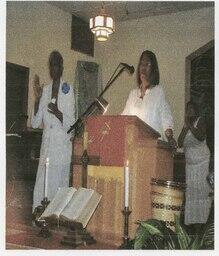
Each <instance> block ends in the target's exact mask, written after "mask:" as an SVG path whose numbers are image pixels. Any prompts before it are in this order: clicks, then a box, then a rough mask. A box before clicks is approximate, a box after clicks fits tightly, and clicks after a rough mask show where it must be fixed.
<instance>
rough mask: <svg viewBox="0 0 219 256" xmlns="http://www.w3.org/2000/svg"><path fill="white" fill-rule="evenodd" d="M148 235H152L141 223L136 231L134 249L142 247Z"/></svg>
mask: <svg viewBox="0 0 219 256" xmlns="http://www.w3.org/2000/svg"><path fill="white" fill-rule="evenodd" d="M148 237H150V233H149V232H148V231H147V230H146V229H145V228H144V227H142V226H141V225H139V227H138V228H137V231H136V236H135V243H134V249H142V248H143V246H144V244H145V241H146V240H147V239H148Z"/></svg>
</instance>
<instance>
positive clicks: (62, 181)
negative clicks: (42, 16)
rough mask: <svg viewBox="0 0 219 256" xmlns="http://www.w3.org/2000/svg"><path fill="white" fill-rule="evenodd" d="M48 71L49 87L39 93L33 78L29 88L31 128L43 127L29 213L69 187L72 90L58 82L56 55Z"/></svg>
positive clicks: (60, 62)
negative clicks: (32, 100) (32, 98)
mask: <svg viewBox="0 0 219 256" xmlns="http://www.w3.org/2000/svg"><path fill="white" fill-rule="evenodd" d="M49 71H50V76H51V79H52V82H51V84H49V85H47V86H44V87H43V89H42V88H41V87H40V84H39V77H38V76H35V83H34V88H33V89H34V95H35V104H34V109H33V113H32V120H31V122H32V127H33V128H38V127H39V126H40V125H41V124H43V135H42V144H41V149H40V160H39V165H38V170H37V176H36V182H35V187H34V192H33V207H32V210H33V212H34V209H35V208H36V207H37V206H39V205H40V204H41V201H42V200H43V198H44V196H46V197H47V198H48V200H50V201H51V200H52V199H53V197H54V196H55V193H56V192H57V190H58V188H59V187H68V186H69V174H70V163H71V153H72V143H71V141H70V138H71V134H67V131H68V130H69V128H70V126H71V125H72V124H73V123H74V121H75V99H74V92H73V88H72V86H71V85H69V84H68V83H66V82H64V81H63V80H62V79H61V77H62V73H63V58H62V56H61V54H60V53H59V52H58V51H53V52H52V53H51V54H50V57H49ZM46 159H48V160H49V166H48V170H47V179H46V183H47V189H46V191H45V190H44V186H45V169H46V166H45V164H46ZM45 193H46V194H45Z"/></svg>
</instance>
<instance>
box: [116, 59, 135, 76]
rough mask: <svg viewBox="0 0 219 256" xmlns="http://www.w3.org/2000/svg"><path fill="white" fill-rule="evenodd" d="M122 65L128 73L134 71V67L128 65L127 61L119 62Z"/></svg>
mask: <svg viewBox="0 0 219 256" xmlns="http://www.w3.org/2000/svg"><path fill="white" fill-rule="evenodd" d="M120 64H121V65H122V66H124V67H125V68H126V69H127V70H128V71H129V73H130V74H133V73H134V72H135V68H134V67H133V66H130V65H128V64H127V63H123V62H121V63H120Z"/></svg>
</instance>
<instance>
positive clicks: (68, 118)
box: [62, 85, 75, 131]
mask: <svg viewBox="0 0 219 256" xmlns="http://www.w3.org/2000/svg"><path fill="white" fill-rule="evenodd" d="M66 96H67V97H66V101H65V107H64V109H63V111H62V115H63V123H62V126H63V129H64V130H66V131H68V130H69V129H70V127H71V125H73V124H74V122H75V95H74V90H73V87H72V86H71V85H70V90H69V93H68V94H67V95H66Z"/></svg>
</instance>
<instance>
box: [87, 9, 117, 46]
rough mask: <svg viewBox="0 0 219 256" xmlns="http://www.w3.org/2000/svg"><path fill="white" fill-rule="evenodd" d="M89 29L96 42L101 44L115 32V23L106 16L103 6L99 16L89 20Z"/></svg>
mask: <svg viewBox="0 0 219 256" xmlns="http://www.w3.org/2000/svg"><path fill="white" fill-rule="evenodd" d="M90 29H91V31H92V32H93V33H94V34H95V35H96V38H97V40H98V41H102V42H103V41H106V40H107V39H108V37H109V35H110V34H112V33H113V32H115V22H114V21H113V19H112V18H111V17H109V16H107V15H106V12H105V9H104V6H103V4H102V8H101V11H100V15H98V16H96V17H94V18H91V19H90Z"/></svg>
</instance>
